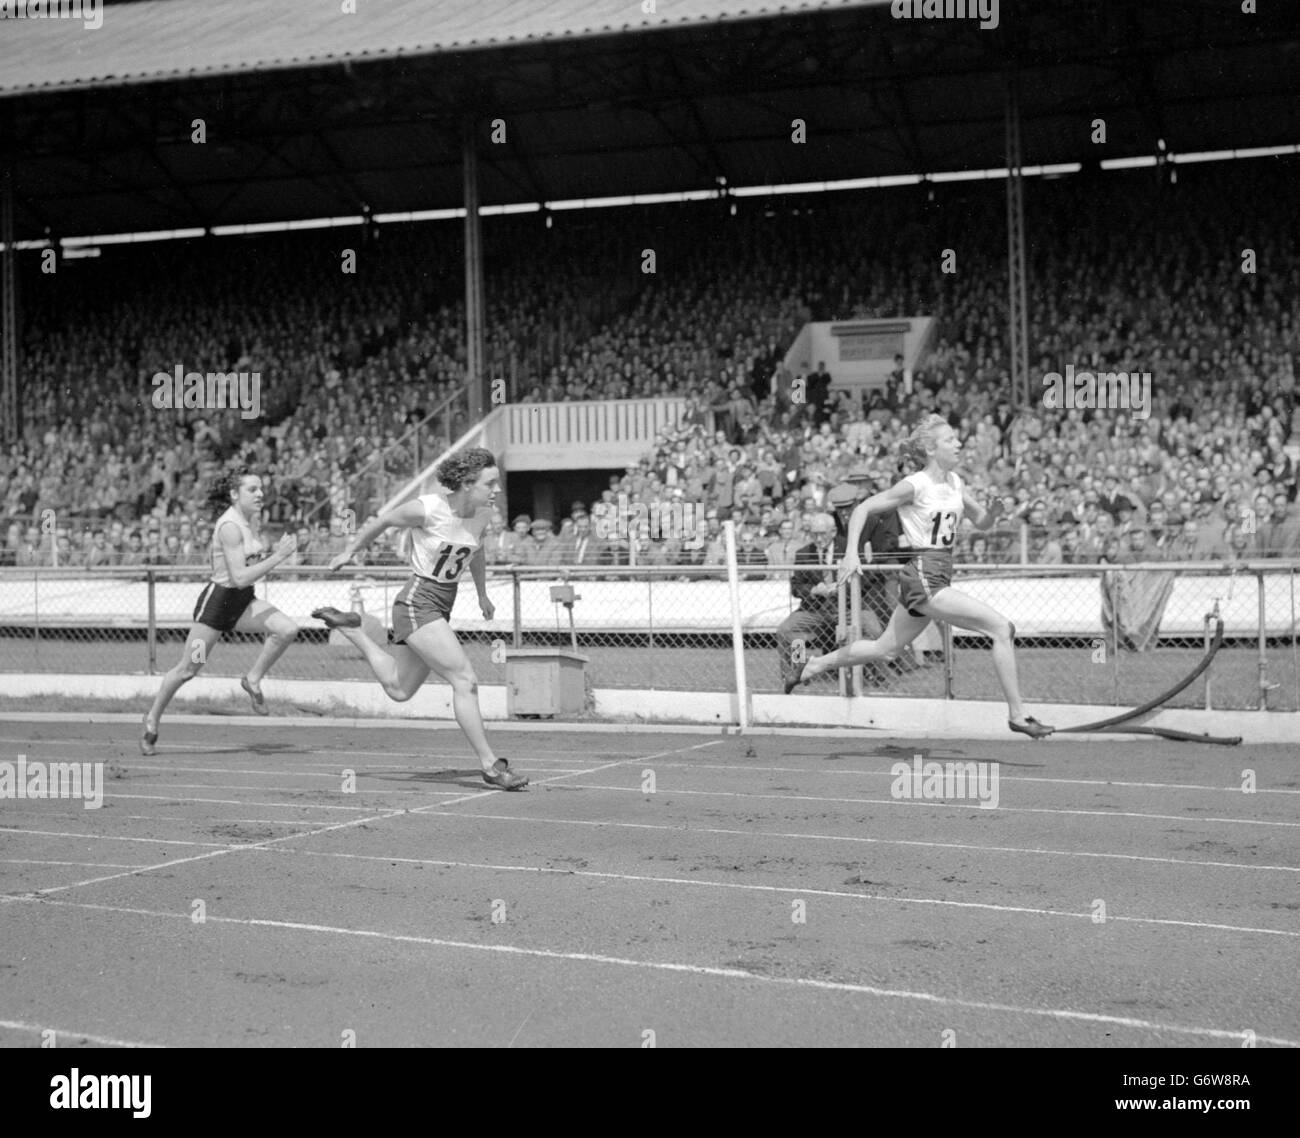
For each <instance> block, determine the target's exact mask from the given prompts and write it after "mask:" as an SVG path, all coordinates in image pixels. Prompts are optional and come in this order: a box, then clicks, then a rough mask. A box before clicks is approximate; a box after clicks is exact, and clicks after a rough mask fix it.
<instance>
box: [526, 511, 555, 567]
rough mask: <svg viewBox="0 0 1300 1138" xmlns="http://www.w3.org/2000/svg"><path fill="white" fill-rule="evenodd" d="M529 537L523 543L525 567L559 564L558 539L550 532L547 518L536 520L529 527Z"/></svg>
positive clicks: (549, 523)
mask: <svg viewBox="0 0 1300 1138" xmlns="http://www.w3.org/2000/svg"><path fill="white" fill-rule="evenodd" d="M530 533H531V537H529V539H528V541H527V543H525V555H524V557H523V559H522V560H523V563H524V564H525V565H558V564H559V563H560V554H561V546H560V539H559V538H557V537H556V536H555V534H554V533H553V532H551V521H550V519H549V518H538V519H537V520H536V521H535V522H533V524H532V526H531V527H530Z"/></svg>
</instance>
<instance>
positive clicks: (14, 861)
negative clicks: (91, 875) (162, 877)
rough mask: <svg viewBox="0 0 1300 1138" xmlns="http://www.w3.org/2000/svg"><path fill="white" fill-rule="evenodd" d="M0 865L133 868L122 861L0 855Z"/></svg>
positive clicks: (130, 864)
mask: <svg viewBox="0 0 1300 1138" xmlns="http://www.w3.org/2000/svg"><path fill="white" fill-rule="evenodd" d="M0 865H78V866H83V867H84V868H86V869H134V868H135V867H134V865H133V864H132V863H129V862H124V861H40V860H38V859H37V858H34V857H0Z"/></svg>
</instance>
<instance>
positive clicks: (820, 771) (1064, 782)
mask: <svg viewBox="0 0 1300 1138" xmlns="http://www.w3.org/2000/svg"><path fill="white" fill-rule="evenodd" d="M810 757H812V756H810ZM862 757H863V758H868V757H869V756H867V755H863V756H862ZM895 761H896V762H907V760H906V759H903V758H901V756H900V758H898V759H896V760H895ZM931 761H933V762H940V763H944V762H960V763H968V762H969V763H974V762H985V763H992V764H998V765H1001V766H1003V769H1002V770H1001V771H999V773H998V780H999V781H1000V782H1041V783H1047V784H1049V785H1052V786H1101V787H1124V788H1137V789H1141V790H1211V791H1219V792H1227V793H1230V794H1241V793H1242V789H1241V786H1240V784H1238V785H1235V786H1207V785H1205V784H1203V783H1190V782H1127V781H1122V780H1119V779H1109V778H1045V777H1044V778H1038V777H1035V776H1033V775H1013V774H1007V773H1006V768H1005V766H1004V765H1003V764H1001V763H1000V762H999V760H998V759H981V758H978V757H974V756H972V757H970V758H966V757H961V756H954V757H952V758H943V759H933V760H931ZM659 765H660V766H661V767H663V768H664V769H666V770H688V771H697V770H717V771H762V772H771V773H772V774H813V775H840V776H844V775H848V776H863V777H866V778H893V777H894V775H892V774H891V773H890V772H889V771H887V770H878V771H864V770H848V769H845V768H844V767H834V768H832V767H769V766H759V765H756V764H752V763H660V764H659ZM909 765H910V764H909ZM1252 793H1254V794H1300V790H1289V789H1287V788H1285V787H1258V788H1257V789H1256V790H1254V791H1253V792H1252Z"/></svg>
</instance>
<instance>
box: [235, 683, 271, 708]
mask: <svg viewBox="0 0 1300 1138" xmlns="http://www.w3.org/2000/svg"><path fill="white" fill-rule="evenodd" d="M239 686H240V687H241V688H243V689H244V691H246V692H248V698H249V699H251V700H252V701H253V710H254V711H256V712H257V714H258V715H270V714H271V713H270V712H269V711H268V710H267V708H266V696H264V695H263V694H262V689H261V687H260V686H259V687H253V685H252V684H250V683H249V682H248V677H247V676H242V677H241V678H240V681H239Z"/></svg>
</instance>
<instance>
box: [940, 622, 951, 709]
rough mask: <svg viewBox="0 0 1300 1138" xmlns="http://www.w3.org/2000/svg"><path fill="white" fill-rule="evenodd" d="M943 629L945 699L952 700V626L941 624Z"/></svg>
mask: <svg viewBox="0 0 1300 1138" xmlns="http://www.w3.org/2000/svg"><path fill="white" fill-rule="evenodd" d="M940 627H941V628H942V629H943V698H944V699H952V698H953V695H952V625H951V624H949V623H948V622H947V621H943V622H941V624H940Z"/></svg>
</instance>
